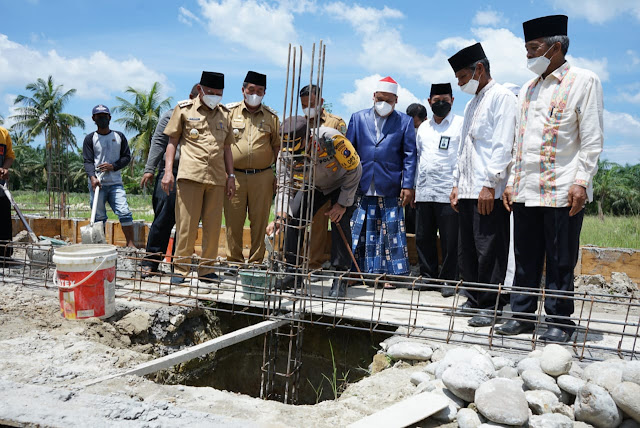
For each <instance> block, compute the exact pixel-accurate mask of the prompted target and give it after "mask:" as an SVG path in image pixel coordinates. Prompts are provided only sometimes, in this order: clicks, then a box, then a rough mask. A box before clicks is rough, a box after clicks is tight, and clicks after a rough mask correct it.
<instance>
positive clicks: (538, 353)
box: [527, 349, 542, 358]
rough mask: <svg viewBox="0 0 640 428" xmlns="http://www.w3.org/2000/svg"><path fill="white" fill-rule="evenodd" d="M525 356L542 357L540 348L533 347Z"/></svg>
mask: <svg viewBox="0 0 640 428" xmlns="http://www.w3.org/2000/svg"><path fill="white" fill-rule="evenodd" d="M527 357H529V358H540V357H542V350H540V349H534V350H533V351H531V352H529V354H528V355H527Z"/></svg>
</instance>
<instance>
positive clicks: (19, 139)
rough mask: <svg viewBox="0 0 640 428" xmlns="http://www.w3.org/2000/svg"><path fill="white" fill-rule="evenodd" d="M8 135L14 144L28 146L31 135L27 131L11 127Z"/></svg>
mask: <svg viewBox="0 0 640 428" xmlns="http://www.w3.org/2000/svg"><path fill="white" fill-rule="evenodd" d="M10 135H11V142H12V143H13V145H14V146H28V145H29V144H30V143H31V135H29V132H27V131H24V130H22V131H18V130H17V129H14V128H11V132H10Z"/></svg>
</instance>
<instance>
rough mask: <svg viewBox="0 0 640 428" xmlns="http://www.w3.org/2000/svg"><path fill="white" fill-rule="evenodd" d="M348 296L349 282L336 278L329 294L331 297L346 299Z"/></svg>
mask: <svg viewBox="0 0 640 428" xmlns="http://www.w3.org/2000/svg"><path fill="white" fill-rule="evenodd" d="M346 295H347V282H346V281H344V280H342V281H341V280H340V278H334V279H333V284H332V285H331V291H330V292H329V297H337V298H341V297H346Z"/></svg>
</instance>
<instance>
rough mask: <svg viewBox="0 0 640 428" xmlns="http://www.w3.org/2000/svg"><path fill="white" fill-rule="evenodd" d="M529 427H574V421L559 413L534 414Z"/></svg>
mask: <svg viewBox="0 0 640 428" xmlns="http://www.w3.org/2000/svg"><path fill="white" fill-rule="evenodd" d="M529 428H573V421H572V420H571V419H569V418H568V417H566V416H565V415H561V414H559V413H549V414H545V415H533V416H531V417H530V418H529Z"/></svg>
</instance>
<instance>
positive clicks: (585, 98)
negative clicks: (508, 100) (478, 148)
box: [509, 62, 604, 207]
mask: <svg viewBox="0 0 640 428" xmlns="http://www.w3.org/2000/svg"><path fill="white" fill-rule="evenodd" d="M518 103H519V107H520V109H519V111H520V112H519V115H518V120H517V128H516V129H517V133H516V144H515V146H514V149H513V166H512V171H511V174H510V177H509V185H511V186H513V197H514V201H515V202H522V203H524V204H525V205H526V206H542V207H566V206H568V204H569V202H568V195H569V188H570V187H571V186H572V185H573V184H578V185H581V186H583V187H585V188H586V189H587V196H588V198H589V201H591V200H592V199H593V190H592V184H593V183H592V182H593V177H594V176H595V174H596V172H597V171H598V158H599V156H600V152H602V143H603V132H604V131H603V125H602V114H603V110H604V107H603V101H602V85H601V83H600V79H599V78H598V76H596V75H595V74H594V73H592V72H591V71H589V70H584V69H582V68H578V67H574V66H571V65H569V63H568V62H565V63H564V64H563V65H562V66H560V67H559V68H557V69H556V70H555V71H554V72H553V73H550V74H549V75H548V76H547V77H546V78H545V79H542V77H536V78H535V79H532V80H530V81H529V82H527V83H526V84H525V85H524V86H522V89H521V90H520V95H519V97H518Z"/></svg>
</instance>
